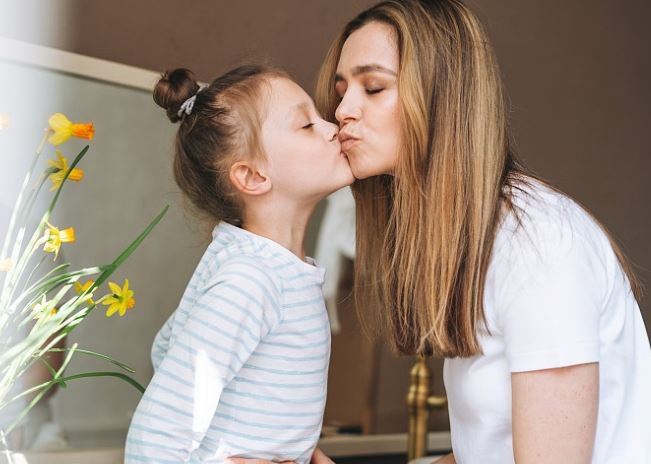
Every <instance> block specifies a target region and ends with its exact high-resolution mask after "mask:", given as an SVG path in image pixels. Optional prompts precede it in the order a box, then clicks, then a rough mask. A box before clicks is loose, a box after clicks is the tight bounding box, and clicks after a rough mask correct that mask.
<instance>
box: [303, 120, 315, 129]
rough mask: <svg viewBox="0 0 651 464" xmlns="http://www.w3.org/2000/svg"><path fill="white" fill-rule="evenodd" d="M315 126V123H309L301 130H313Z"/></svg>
mask: <svg viewBox="0 0 651 464" xmlns="http://www.w3.org/2000/svg"><path fill="white" fill-rule="evenodd" d="M313 126H314V123H313V122H309V123H307V124H305V125H304V126H303V127H301V129H312V127H313Z"/></svg>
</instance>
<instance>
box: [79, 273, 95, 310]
mask: <svg viewBox="0 0 651 464" xmlns="http://www.w3.org/2000/svg"><path fill="white" fill-rule="evenodd" d="M94 283H95V281H94V280H92V279H89V280H87V281H86V282H85V283H84V284H80V283H79V282H75V292H77V293H78V294H79V295H81V294H82V293H84V292H85V291H86V290H88V289H89V288H90V287H91V286H92V285H93V284H94ZM92 296H93V294H92V293H90V294H88V298H87V299H86V300H84V303H87V304H95V302H94V301H93V298H92Z"/></svg>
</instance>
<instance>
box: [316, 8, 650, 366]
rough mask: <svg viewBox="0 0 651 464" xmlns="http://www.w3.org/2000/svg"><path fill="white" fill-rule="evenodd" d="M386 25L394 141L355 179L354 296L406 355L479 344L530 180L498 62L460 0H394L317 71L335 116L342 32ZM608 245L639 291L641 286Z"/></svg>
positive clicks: (446, 352)
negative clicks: (384, 163)
mask: <svg viewBox="0 0 651 464" xmlns="http://www.w3.org/2000/svg"><path fill="white" fill-rule="evenodd" d="M374 21H377V22H382V23H385V24H388V25H390V26H392V28H393V30H394V31H395V40H396V44H397V48H398V53H399V60H400V67H399V81H398V89H399V94H400V100H401V108H400V110H401V115H402V125H401V130H402V133H401V147H402V152H401V153H400V156H399V161H398V164H397V165H396V167H395V173H394V174H395V175H393V176H388V175H385V176H377V177H373V178H369V179H364V180H361V181H357V182H356V183H355V184H354V185H353V192H354V195H355V200H356V204H357V256H356V262H355V284H356V288H355V296H356V300H357V302H358V304H357V306H358V308H362V307H363V308H364V311H363V312H362V313H361V316H362V321H363V322H364V325H365V326H366V327H367V328H371V329H375V330H373V331H379V332H383V333H388V334H389V339H390V340H391V341H392V342H393V345H394V347H395V348H397V350H398V351H400V352H402V353H410V354H411V353H422V354H437V355H442V356H448V357H453V356H461V357H467V356H473V355H476V354H478V353H480V352H481V348H480V345H479V343H478V339H477V329H478V327H479V324H481V323H482V322H483V320H484V312H483V293H484V282H485V276H486V272H487V268H488V263H489V260H490V256H491V251H492V247H493V242H494V239H495V235H496V231H497V229H498V226H499V221H500V219H501V218H502V215H503V213H504V212H509V211H511V212H513V213H515V214H516V215H518V214H519V213H518V211H516V210H515V207H514V204H513V202H512V201H511V200H512V194H513V192H514V190H515V189H519V190H526V187H527V186H526V184H527V183H528V182H529V180H530V179H532V178H535V176H533V175H532V174H531V173H529V172H528V171H527V170H526V169H525V168H524V167H523V166H522V165H521V164H520V163H519V162H518V161H517V158H516V157H515V155H514V151H513V149H512V146H511V143H510V137H509V123H508V112H507V104H506V101H505V97H504V95H503V90H502V89H503V86H502V82H501V77H500V73H499V69H498V65H497V62H496V59H495V56H494V54H493V51H492V48H491V46H490V44H489V42H488V39H487V36H486V34H485V32H484V30H483V28H482V26H481V24H480V23H479V21H478V20H477V18H476V17H475V16H474V15H473V14H472V12H470V11H469V10H468V8H467V7H466V6H465V5H464V4H463V3H462V2H460V1H457V0H438V1H432V0H430V1H416V0H390V1H385V2H382V3H379V4H377V5H376V6H374V7H372V8H370V9H368V10H366V11H364V12H362V13H360V14H359V15H358V16H357V17H356V18H354V19H353V20H352V21H351V22H350V23H349V24H348V25H347V26H346V27H345V28H344V30H343V32H342V33H341V34H340V35H339V36H338V37H337V38H336V39H335V41H334V43H333V44H332V46H331V48H330V49H329V51H328V53H327V55H326V58H325V61H324V63H323V65H322V68H321V71H320V77H319V81H318V84H317V92H316V97H317V98H316V99H317V106H318V107H319V109H320V110H321V111H322V113H323V114H324V117H326V118H327V119H329V120H331V121H335V110H336V107H337V104H338V98H337V95H336V93H335V85H334V84H335V82H334V76H335V73H336V69H337V63H338V61H339V57H340V54H341V49H342V47H343V45H344V42H345V41H346V39H347V38H348V37H349V36H350V35H351V34H352V33H353V32H354V31H355V30H357V29H359V28H361V27H363V26H364V25H365V24H368V23H370V22H374ZM611 242H612V243H613V248H614V250H615V252H616V253H617V256H618V258H619V260H620V263H621V264H622V266H623V268H624V271H625V272H626V274H627V275H628V277H629V280H630V282H631V286H632V288H633V291H634V293H635V295H636V296H639V293H640V287H639V283H638V281H637V279H636V278H635V275H634V274H633V272H632V270H631V267H630V265H629V264H628V261H627V260H626V258H625V257H624V255H623V254H622V253H621V251H620V250H619V248H618V247H617V245H616V244H615V243H614V241H612V239H611Z"/></svg>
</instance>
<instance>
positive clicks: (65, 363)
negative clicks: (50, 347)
mask: <svg viewBox="0 0 651 464" xmlns="http://www.w3.org/2000/svg"><path fill="white" fill-rule="evenodd" d="M76 349H77V344H76V343H75V344H74V345H73V346H72V349H71V351H70V352H69V353H68V355H67V356H66V357H65V359H64V360H63V364H62V365H61V367H60V368H59V370H58V371H57V372H56V374H55V378H53V379H52V380H51V381H49V382H46V385H45V386H44V387H43V389H42V390H41V391H40V392H39V393H38V394H37V395H36V396H35V397H34V399H32V401H30V403H29V405H28V406H27V407H26V408H25V409H23V410H22V411H21V413H20V414H18V417H16V418H15V419H14V420H13V422H12V423H11V424H10V425H9V427H7V429H6V431H5V433H6V434H7V435H9V434H10V433H11V431H12V430H13V429H14V428H16V426H17V425H18V424H19V423H20V421H21V420H23V418H24V417H25V416H26V415H27V413H29V411H31V410H32V408H33V407H34V406H35V405H36V403H38V402H39V400H40V399H41V398H43V396H45V394H46V393H47V392H48V390H49V389H50V388H52V385H54V384H55V383H59V380H58V379H59V377H60V376H61V373H62V372H63V371H64V370H65V368H66V367H67V366H68V364H69V363H70V360H71V359H72V355H73V354H74V352H75V350H76ZM30 390H31V389H30ZM19 396H20V395H19ZM16 399H17V398H16Z"/></svg>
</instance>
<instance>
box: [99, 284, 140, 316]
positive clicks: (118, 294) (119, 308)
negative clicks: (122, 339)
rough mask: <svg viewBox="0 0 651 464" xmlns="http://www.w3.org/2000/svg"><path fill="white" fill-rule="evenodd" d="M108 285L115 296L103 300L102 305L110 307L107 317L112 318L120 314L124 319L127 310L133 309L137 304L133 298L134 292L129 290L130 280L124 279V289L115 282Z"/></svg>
mask: <svg viewBox="0 0 651 464" xmlns="http://www.w3.org/2000/svg"><path fill="white" fill-rule="evenodd" d="M108 285H109V288H110V289H111V291H112V292H113V294H112V295H109V296H107V297H104V298H102V304H103V305H107V306H108V307H109V308H108V309H107V310H106V317H111V316H112V315H113V314H115V313H116V312H119V313H120V317H122V316H124V315H125V313H126V312H127V310H129V309H131V308H133V306H134V305H135V304H136V300H134V298H133V290H131V289H129V279H124V286H123V287H120V286H119V285H118V284H116V283H113V282H109V284H108Z"/></svg>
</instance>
